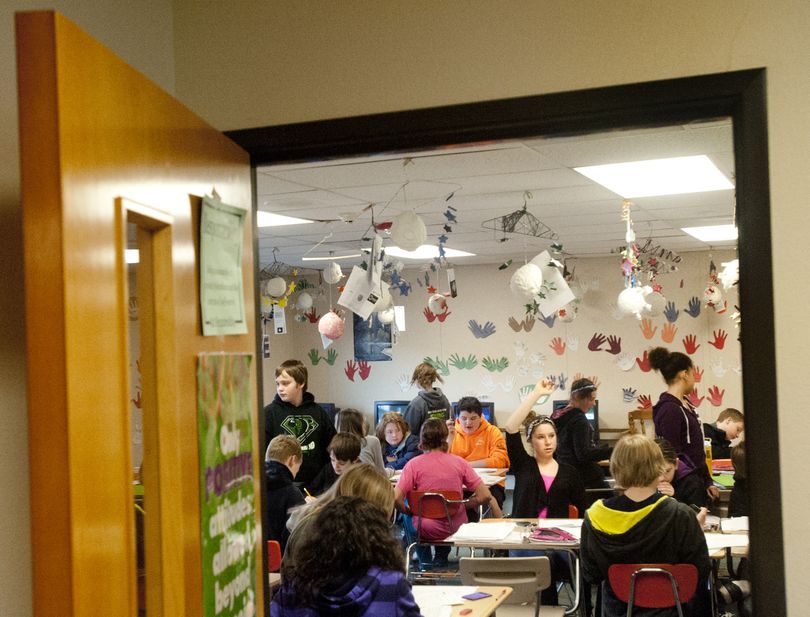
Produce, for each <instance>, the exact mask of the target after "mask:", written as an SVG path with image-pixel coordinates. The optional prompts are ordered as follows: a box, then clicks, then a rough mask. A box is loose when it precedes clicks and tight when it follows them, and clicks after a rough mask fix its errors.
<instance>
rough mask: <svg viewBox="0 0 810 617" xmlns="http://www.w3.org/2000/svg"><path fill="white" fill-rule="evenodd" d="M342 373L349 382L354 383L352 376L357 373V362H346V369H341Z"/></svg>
mask: <svg viewBox="0 0 810 617" xmlns="http://www.w3.org/2000/svg"><path fill="white" fill-rule="evenodd" d="M343 372H344V373H346V377H348V378H349V381H354V374H355V373H356V372H357V362H355V361H354V360H346V368H345V369H343Z"/></svg>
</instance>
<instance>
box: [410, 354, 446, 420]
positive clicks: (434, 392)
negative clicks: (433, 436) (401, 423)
mask: <svg viewBox="0 0 810 617" xmlns="http://www.w3.org/2000/svg"><path fill="white" fill-rule="evenodd" d="M437 381H438V382H440V383H444V380H443V379H442V378H441V375H439V373H438V371H436V369H435V368H433V366H431V365H430V364H428V363H427V362H422V363H421V364H417V365H416V368H415V369H413V375H412V376H411V384H416V385H417V386H418V387H419V394H417V395H416V397H415V398H414V399H413V400H412V401H411V402H410V404H409V405H408V408H407V409H406V410H405V422H407V423H408V426H409V427H410V429H411V433H413V434H414V435H419V434H420V431H421V429H422V424H423V423H424V422H425V420H427V419H428V418H438V419H439V420H442V421H446V420H450V418H451V417H452V415H453V414H452V407H451V405H450V401H448V400H447V397H446V396H445V395H444V393H443V392H442V391H441V389H439V388H434V387H433V384H434V383H436V382H437Z"/></svg>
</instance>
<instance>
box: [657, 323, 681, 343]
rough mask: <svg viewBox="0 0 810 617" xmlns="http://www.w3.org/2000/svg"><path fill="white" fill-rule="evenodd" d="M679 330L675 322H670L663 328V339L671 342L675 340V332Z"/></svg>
mask: <svg viewBox="0 0 810 617" xmlns="http://www.w3.org/2000/svg"><path fill="white" fill-rule="evenodd" d="M677 331H678V326H676V325H675V324H674V323H668V324H667V325H665V326H664V327H663V328H662V329H661V340H662V341H664V342H665V343H671V342H672V341H673V340H675V333H676V332H677Z"/></svg>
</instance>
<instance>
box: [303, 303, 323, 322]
mask: <svg viewBox="0 0 810 617" xmlns="http://www.w3.org/2000/svg"><path fill="white" fill-rule="evenodd" d="M304 315H306V318H307V319H309V323H318V320H319V319H320V318H321V316H320V315H318V313H317V312H316V310H315V307H314V306H313V307H312V308H310V309H309V310H308V311H307V312H306V313H304Z"/></svg>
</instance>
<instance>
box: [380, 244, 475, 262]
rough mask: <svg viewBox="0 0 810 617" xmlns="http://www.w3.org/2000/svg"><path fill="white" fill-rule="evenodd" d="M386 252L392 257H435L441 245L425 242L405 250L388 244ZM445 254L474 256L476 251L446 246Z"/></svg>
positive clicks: (448, 255)
mask: <svg viewBox="0 0 810 617" xmlns="http://www.w3.org/2000/svg"><path fill="white" fill-rule="evenodd" d="M385 254H386V255H388V256H390V257H403V258H405V259H434V258H436V257H438V256H439V247H438V246H434V245H432V244H423V245H422V246H420V247H419V248H418V249H416V250H415V251H403V250H402V249H401V248H399V247H398V246H386V247H385ZM444 256H445V257H473V256H475V253H468V252H467V251H460V250H458V249H451V248H447V247H444Z"/></svg>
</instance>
